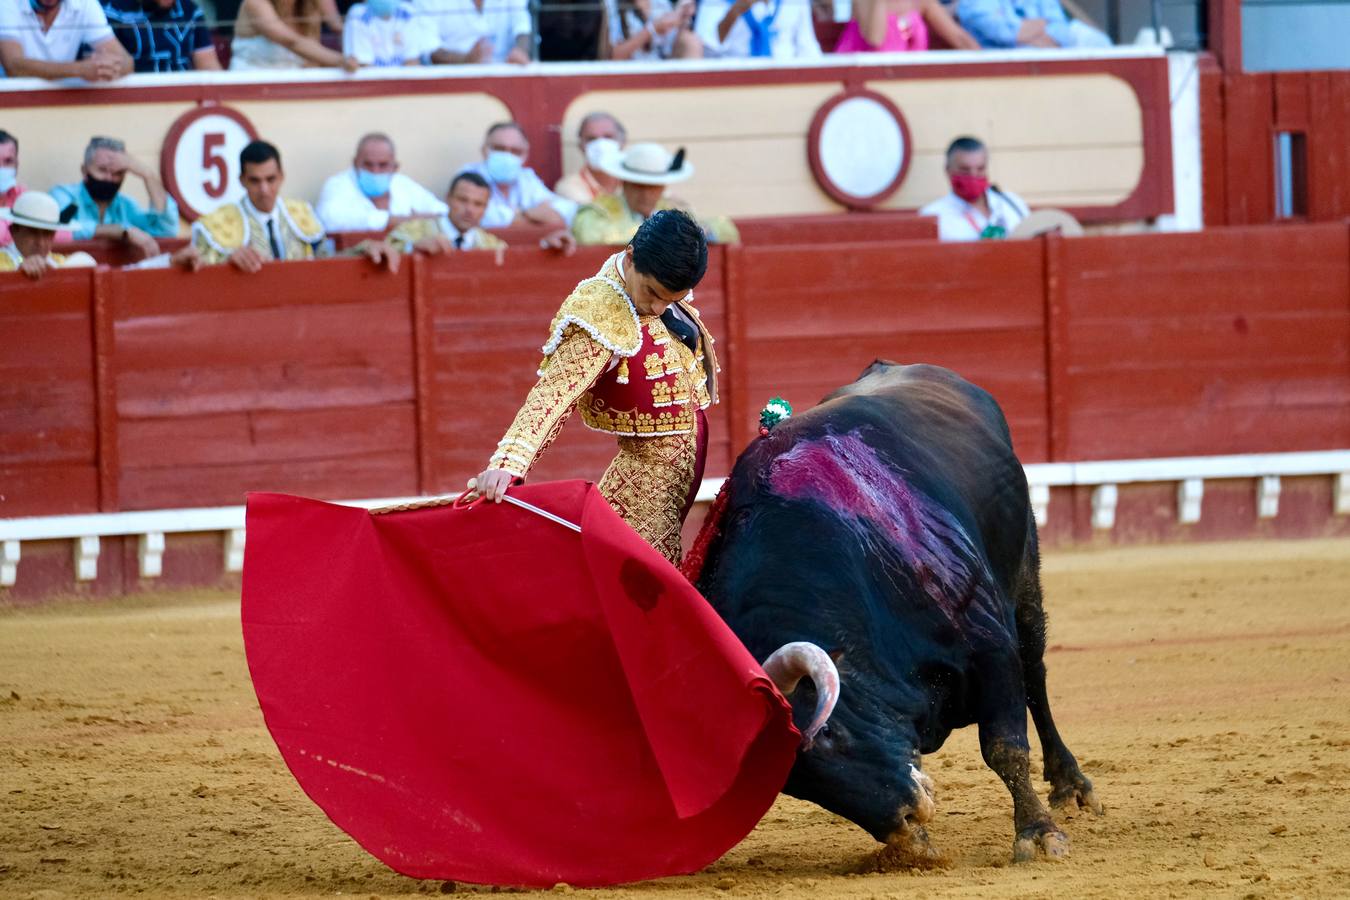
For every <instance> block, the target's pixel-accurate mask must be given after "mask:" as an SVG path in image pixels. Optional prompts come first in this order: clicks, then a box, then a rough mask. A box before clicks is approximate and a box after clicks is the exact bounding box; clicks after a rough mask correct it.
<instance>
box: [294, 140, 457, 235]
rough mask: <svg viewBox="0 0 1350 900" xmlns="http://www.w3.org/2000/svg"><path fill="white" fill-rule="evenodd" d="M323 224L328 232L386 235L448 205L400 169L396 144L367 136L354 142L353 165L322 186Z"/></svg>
mask: <svg viewBox="0 0 1350 900" xmlns="http://www.w3.org/2000/svg"><path fill="white" fill-rule="evenodd" d="M317 211H318V214H319V221H321V222H322V223H323V226H324V228H326V229H328V230H329V231H383V230H385V229H386V228H390V227H393V226H395V225H398V224H399V223H400V222H403V221H404V220H405V219H408V218H411V217H413V216H439V215H443V214H444V213H445V211H446V206H445V204H444V203H443V202H441V200H440V199H439V198H438V197H437V196H436V195H435V194H433V193H431V191H429V190H427V189H426V188H424V187H422V186H421V185H420V184H418V183H417V182H416V181H413V180H412V179H411V178H409V177H408V176H407V175H401V174H399V171H398V156H397V155H396V153H395V151H394V142H393V141H392V140H391V139H390V138H389V136H388V135H387V134H380V133H378V132H376V133H372V134H367V135H366V136H364V137H363V138H361V140H360V141H358V142H357V144H356V156H355V157H354V158H353V159H352V167H351V168H350V169H345V170H343V171H341V172H339V173H337V174H336V175H334V176H333V177H332V178H329V179H328V180H327V181H325V182H324V185H323V190H322V191H321V192H320V193H319V207H318V210H317Z"/></svg>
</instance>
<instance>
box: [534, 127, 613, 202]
mask: <svg viewBox="0 0 1350 900" xmlns="http://www.w3.org/2000/svg"><path fill="white" fill-rule="evenodd" d="M627 143H628V132H627V131H625V130H624V127H623V125H622V124H620V122H619V120H618V119H616V118H614V117H613V116H611V115H610V114H609V113H607V112H593V113H590V114H589V115H587V116H586V117H585V118H584V119H582V120H581V127H580V128H578V129H577V146H578V147H580V148H581V155H582V158H583V159H584V160H585V162H584V163H582V166H581V168H580V169H579V170H578V171H577V172H576V173H574V174H572V175H564V176H563V177H562V178H560V179H559V180H558V183H557V184H555V185H554V186H553V193H555V194H557V195H558V196H559V197H566V198H567V199H568V200H574V201H576V202H577V203H590V202H591V201H592V200H594V199H595V198H596V197H598V196H600V195H601V194H612V193H614V192H615V191H617V190H618V189H619V182H618V179H615V178H611V177H610V176H609V175H606V174H605V173H604V172H603V171H602V170H601V169H600V160H602V159H603V158H604V156H605V154H606V153H610V152H614V151H616V150H620V149H622V148H623V146H624V145H625V144H627Z"/></svg>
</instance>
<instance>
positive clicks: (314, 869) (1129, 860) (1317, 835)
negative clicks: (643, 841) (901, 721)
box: [0, 540, 1350, 900]
mask: <svg viewBox="0 0 1350 900" xmlns="http://www.w3.org/2000/svg"><path fill="white" fill-rule="evenodd" d="M1045 568H1046V574H1045V583H1046V608H1047V610H1048V611H1049V613H1050V616H1051V634H1050V644H1051V649H1050V651H1049V653H1048V656H1047V660H1048V664H1049V667H1050V692H1051V698H1052V703H1053V704H1054V708H1055V713H1056V716H1057V718H1058V720H1059V724H1060V727H1061V730H1062V732H1063V733H1064V735H1065V737H1066V740H1067V741H1068V743H1069V746H1070V747H1071V748H1072V749H1073V750H1074V752H1075V753H1077V755H1078V758H1079V760H1080V761H1081V762H1082V763H1083V769H1084V771H1085V772H1086V773H1087V774H1088V775H1089V777H1091V778H1092V779H1093V780H1094V781H1095V782H1096V787H1097V796H1098V797H1099V798H1100V799H1101V800H1102V801H1103V802H1104V803H1105V804H1106V807H1107V813H1106V815H1105V816H1104V817H1102V818H1095V817H1091V816H1086V815H1079V816H1076V817H1074V818H1064V819H1062V820H1061V825H1062V826H1063V828H1064V830H1065V831H1066V832H1068V833H1069V835H1070V837H1071V838H1072V842H1073V843H1072V854H1073V855H1072V856H1071V858H1070V859H1069V860H1068V861H1065V862H1060V863H1051V862H1037V863H1033V864H1029V865H1019V866H1013V865H1011V864H1010V862H1009V859H1010V855H1011V847H1012V812H1011V803H1010V801H1009V798H1008V794H1007V792H1006V791H1005V790H1004V789H1003V787H1002V785H1001V784H1000V783H999V782H998V779H997V778H996V777H995V776H994V774H993V773H992V772H990V771H989V770H988V769H986V768H985V766H984V764H983V763H982V762H981V760H980V756H979V749H978V746H977V743H976V741H975V735H974V733H973V731H972V730H970V729H967V730H966V731H963V732H958V733H957V734H956V735H954V736H953V738H952V739H951V740H950V741H949V742H948V744H947V746H946V747H944V748H943V749H942V751H941V752H939V753H936V754H933V755H932V756H930V757H927V758H926V759H925V764H924V767H925V769H926V770H927V771H928V772H929V773H930V774H931V775H932V776H933V778H934V779H935V781H936V782H937V788H938V813H937V816H936V819H935V820H934V821H933V822H932V823H931V824H930V827H929V831H930V834H931V836H932V838H933V842H934V844H935V845H936V846H938V847H939V848H940V849H942V850H943V851H944V852H945V853H946V854H947V855H948V856H949V857H950V858H951V861H952V866H951V868H948V869H945V870H940V871H930V872H908V871H903V872H885V873H880V874H877V873H873V874H861V873H863V872H865V870H867V869H868V863H869V860H870V859H871V856H872V854H873V853H874V852H875V851H876V849H877V845H876V844H875V843H874V842H873V841H872V840H871V839H870V838H869V837H867V836H866V835H864V834H863V833H861V832H860V831H859V830H858V829H857V828H855V827H853V826H852V825H850V824H849V823H847V822H845V821H843V820H841V819H839V818H837V817H835V816H832V815H830V814H829V813H826V812H824V811H822V810H820V809H818V808H816V807H814V806H810V805H808V804H804V803H800V802H797V801H794V800H790V799H787V798H782V799H780V800H779V802H778V803H777V805H776V806H775V807H774V808H773V809H772V810H771V811H770V812H769V814H768V815H767V816H766V817H765V819H764V821H763V822H762V823H761V824H760V825H759V827H758V828H757V829H756V830H755V831H754V832H753V833H752V834H751V835H750V836H749V837H748V838H747V839H746V840H745V841H743V842H742V843H741V844H740V845H739V846H738V847H736V848H735V849H733V850H732V851H731V852H730V853H729V854H727V856H726V857H725V858H723V859H722V860H720V861H719V862H717V863H716V864H714V865H713V866H711V867H710V868H708V869H707V870H705V871H703V872H700V873H698V874H696V875H691V876H686V877H680V878H669V879H664V880H661V881H656V882H650V883H646V884H639V885H631V886H627V887H624V888H617V889H608V890H596V891H587V892H585V893H586V894H587V895H589V896H593V897H595V898H597V900H599V898H622V900H637V898H658V897H659V898H684V897H691V898H692V897H710V896H727V897H753V898H768V897H776V898H794V897H828V898H835V897H840V898H857V900H863V898H874V897H895V898H905V900H918V898H938V897H981V898H1002V897H1041V896H1045V897H1050V896H1055V897H1120V896H1148V897H1153V896H1171V897H1174V896H1184V897H1189V896H1196V897H1199V896H1204V897H1209V896H1219V897H1239V898H1246V897H1309V898H1312V897H1344V896H1350V840H1348V839H1347V834H1350V541H1344V540H1342V541H1309V542H1301V543H1238V544H1221V545H1210V546H1172V547H1164V548H1147V549H1143V548H1141V549H1121V550H1094V551H1075V552H1068V553H1058V554H1055V555H1052V556H1050V557H1049V558H1048V559H1047V562H1046V567H1045ZM1044 792H1045V789H1044V786H1043V787H1042V793H1043V794H1044ZM872 868H875V867H872ZM451 890H453V891H454V892H456V893H460V894H463V893H485V892H488V891H489V890H490V889H489V888H484V887H475V886H472V885H453V884H451V885H447V884H443V883H442V882H418V881H414V880H411V879H407V878H403V877H401V876H399V875H397V874H395V873H393V872H391V871H389V870H388V869H386V868H384V866H382V865H381V864H380V863H379V862H377V861H376V860H375V859H373V858H372V857H370V856H368V855H366V854H365V853H364V852H363V851H362V850H361V849H360V848H359V847H357V846H356V845H355V844H354V843H353V842H352V841H351V840H350V839H348V838H347V837H346V836H345V835H343V834H342V833H341V832H340V831H338V830H337V829H336V828H335V827H334V826H333V825H332V824H331V823H330V822H329V821H328V820H327V819H326V818H325V817H324V815H323V813H322V812H320V811H319V810H318V808H317V807H315V806H314V805H313V804H312V803H311V802H310V801H309V800H308V799H307V798H306V797H305V796H304V795H303V794H302V793H301V791H300V788H299V787H298V786H297V785H296V783H295V781H294V780H293V779H292V778H291V776H290V775H289V773H288V772H287V771H286V769H285V766H284V765H283V764H282V762H281V759H280V756H279V755H278V753H277V752H276V748H275V747H274V745H273V744H272V742H271V740H270V738H269V737H268V735H267V732H266V730H265V729H264V727H263V725H262V720H261V716H260V715H259V712H258V708H257V703H256V700H255V699H254V696H253V692H252V688H251V687H250V684H249V681H248V673H247V669H246V666H245V663H244V655H243V648H242V643H241V640H240V635H239V622H238V603H237V600H236V599H235V598H232V597H227V596H223V595H220V594H216V595H210V596H188V595H179V596H158V597H155V598H132V599H128V600H122V601H117V602H115V603H102V602H100V603H88V604H83V605H72V604H57V605H53V606H50V607H46V608H43V609H40V610H32V611H24V610H0V896H4V897H35V898H36V897H44V898H46V897H66V896H69V897H95V896H107V895H115V894H130V893H139V894H142V895H146V896H169V895H177V896H215V897H221V898H225V897H259V896H297V897H308V896H313V897H318V896H333V895H335V894H339V893H340V894H343V895H348V896H352V895H355V896H358V897H391V896H400V895H410V894H439V893H440V892H442V891H451ZM571 891H572V889H571V888H570V887H568V886H566V885H560V886H558V887H556V888H554V892H555V893H558V892H571Z"/></svg>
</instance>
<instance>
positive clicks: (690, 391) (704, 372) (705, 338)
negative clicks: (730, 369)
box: [488, 253, 717, 565]
mask: <svg viewBox="0 0 1350 900" xmlns="http://www.w3.org/2000/svg"><path fill="white" fill-rule="evenodd" d="M622 258H623V254H622V253H619V254H616V255H614V256H612V257H610V259H609V260H608V261H607V262H606V263H605V264H604V266H603V267H601V269H600V272H599V274H597V275H596V276H595V277H594V278H588V279H586V280H585V281H583V282H581V283H580V284H578V285H577V287H576V290H574V291H573V292H572V293H571V294H570V295H569V296H568V298H567V299H566V300H564V301H563V304H562V307H561V308H560V309H559V310H558V313H557V315H555V316H554V317H553V324H552V325H551V326H550V328H549V339H548V343H547V344H545V345H544V360H543V362H542V363H540V365H539V381H538V382H537V383H536V384H535V386H534V387H533V388H531V389H530V393H529V396H527V397H526V398H525V404H524V405H523V406H522V407H521V409H520V412H518V413H517V414H516V418H515V421H514V422H512V423H511V427H510V428H509V429H507V432H506V436H505V437H503V438H502V440H501V442H500V443H499V444H498V445H497V452H496V453H494V454H493V456H492V460H491V461H490V462H489V464H488V466H489V468H493V469H505V470H506V471H508V472H510V473H512V474H513V475H516V476H518V477H521V478H524V477H525V476H526V475H527V474H528V473H529V470H530V467H531V466H532V465H533V464H534V461H535V460H536V459H538V458H539V454H541V453H542V452H543V451H544V448H545V447H547V446H548V445H549V444H550V443H552V441H553V439H554V438H556V437H557V436H558V432H559V431H560V430H561V429H562V426H563V423H564V422H566V421H567V417H568V416H569V415H570V414H571V412H572V409H573V407H576V408H578V409H580V411H581V418H582V421H583V422H585V423H586V425H587V426H588V427H589V428H591V429H593V430H595V431H601V432H604V433H606V434H612V435H615V436H616V437H617V438H618V439H619V454H618V456H616V457H614V461H613V462H612V463H610V464H609V468H608V469H606V470H605V474H604V476H603V477H602V478H601V479H600V483H599V485H598V486H599V488H600V492H601V493H602V494H604V496H605V498H606V499H607V500H609V504H610V506H612V507H614V510H615V511H616V512H618V514H619V515H620V516H622V517H623V518H624V521H626V522H627V523H628V524H629V525H631V526H632V527H633V529H634V530H635V531H637V533H638V534H640V535H642V537H643V538H645V539H646V540H647V541H648V543H650V544H651V545H652V546H653V547H655V548H656V549H657V550H659V551H660V552H661V553H662V554H664V555H665V557H666V558H667V559H669V560H670V561H671V562H672V563H675V564H677V565H678V564H679V561H680V526H681V524H683V522H684V516H685V514H686V513H687V512H688V511H689V506H690V505H691V504H692V502H693V499H694V494H695V493H696V492H697V490H698V485H699V482H700V481H701V480H702V478H703V458H704V454H705V450H706V447H707V422H706V418H705V416H704V413H703V411H704V410H705V409H707V408H708V406H710V405H711V404H713V403H716V402H717V388H716V372H717V360H716V357H715V356H714V355H713V350H712V344H713V340H712V336H711V335H710V334H709V333H708V330H707V329H706V328H705V327H704V326H703V323H702V322H701V321H700V320H699V317H698V312H697V311H696V310H695V309H694V307H693V306H692V305H690V303H689V299H688V298H686V299H685V300H682V301H680V302H679V303H677V304H676V306H677V307H678V308H679V310H680V311H681V312H682V313H683V314H684V317H685V319H687V321H688V323H689V324H692V325H694V326H695V327H696V329H697V337H696V339H695V341H694V344H695V346H694V348H693V349H692V350H691V349H690V348H689V347H688V346H686V345H685V344H684V343H683V342H682V341H680V340H679V338H678V337H676V336H675V335H673V334H671V332H670V331H669V330H668V329H667V328H666V325H665V323H664V322H663V321H662V320H661V318H660V317H659V316H642V315H639V314H638V312H637V310H636V308H635V307H634V306H633V301H632V300H631V299H630V298H629V296H628V293H627V291H625V290H624V285H623V277H622V275H621V273H620V270H619V261H620V260H621V259H622ZM691 296H692V295H691Z"/></svg>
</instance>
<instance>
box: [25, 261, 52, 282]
mask: <svg viewBox="0 0 1350 900" xmlns="http://www.w3.org/2000/svg"><path fill="white" fill-rule="evenodd" d="M51 268H52V264H51V263H49V262H47V257H45V256H25V257H24V258H23V262H21V263H19V271H20V272H22V273H23V274H25V275H27V276H28V277H29V278H31V279H33V280H34V281H37V280H38V279H39V278H41V277H42V276H43V275H46V274H47V270H49V269H51Z"/></svg>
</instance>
